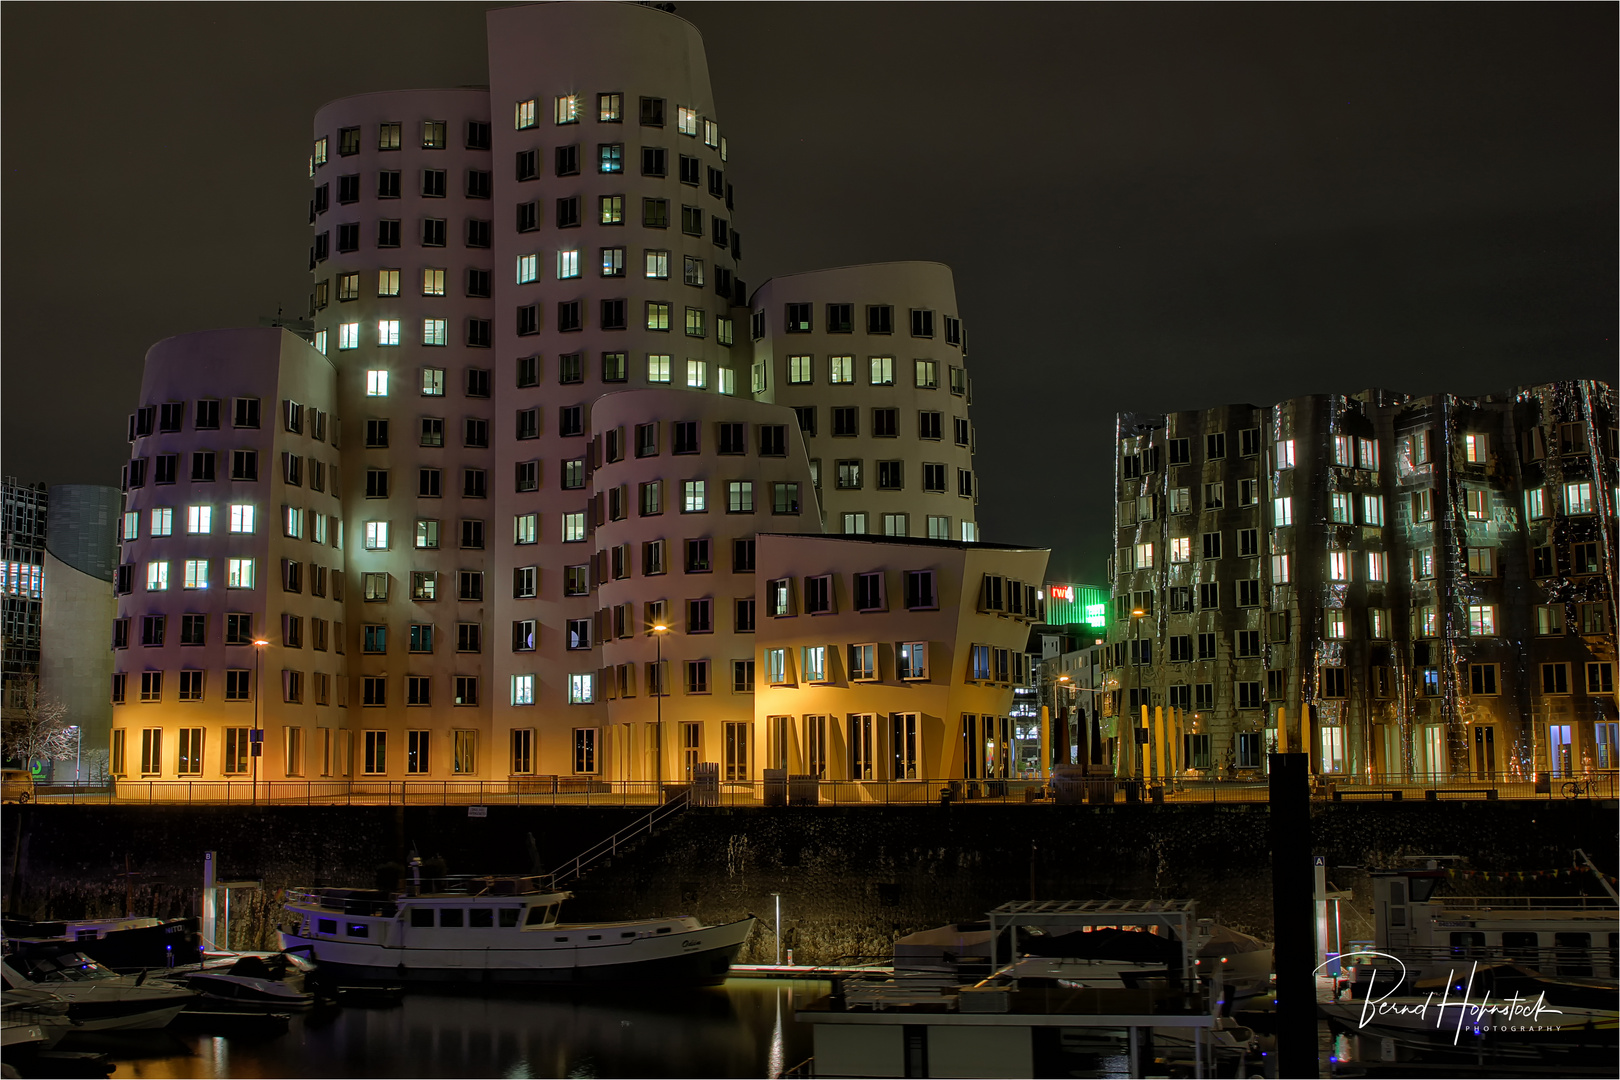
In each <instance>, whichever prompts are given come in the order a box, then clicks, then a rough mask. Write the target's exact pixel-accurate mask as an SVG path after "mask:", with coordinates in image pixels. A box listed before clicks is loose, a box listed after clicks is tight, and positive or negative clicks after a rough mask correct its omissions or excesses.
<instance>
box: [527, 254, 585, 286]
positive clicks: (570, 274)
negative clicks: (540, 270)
mask: <svg viewBox="0 0 1620 1080" xmlns="http://www.w3.org/2000/svg"><path fill="white" fill-rule="evenodd" d="M557 277H558V278H559V279H562V278H577V277H579V252H578V251H577V250H575V251H559V252H557ZM531 280H532V279H531Z"/></svg>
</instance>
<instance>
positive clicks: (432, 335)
mask: <svg viewBox="0 0 1620 1080" xmlns="http://www.w3.org/2000/svg"><path fill="white" fill-rule="evenodd" d="M447 336H448V333H447V329H446V322H445V320H444V319H423V320H422V344H423V345H443V344H444V343H445V338H446V337H447Z"/></svg>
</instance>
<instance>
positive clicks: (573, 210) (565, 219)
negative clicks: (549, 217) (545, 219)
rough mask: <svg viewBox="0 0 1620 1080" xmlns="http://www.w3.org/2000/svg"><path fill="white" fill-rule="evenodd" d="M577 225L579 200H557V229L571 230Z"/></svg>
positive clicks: (574, 198)
mask: <svg viewBox="0 0 1620 1080" xmlns="http://www.w3.org/2000/svg"><path fill="white" fill-rule="evenodd" d="M578 225H579V198H578V197H577V196H575V197H572V198H567V199H558V200H557V228H559V229H572V228H577V227H578Z"/></svg>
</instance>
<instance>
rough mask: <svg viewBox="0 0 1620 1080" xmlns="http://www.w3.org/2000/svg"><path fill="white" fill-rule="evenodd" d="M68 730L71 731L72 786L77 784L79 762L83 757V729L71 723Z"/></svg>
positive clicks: (76, 786) (75, 786)
mask: <svg viewBox="0 0 1620 1080" xmlns="http://www.w3.org/2000/svg"><path fill="white" fill-rule="evenodd" d="M68 730H69V731H71V732H73V786H74V788H78V786H79V762H80V761H81V760H82V759H83V757H84V729H82V728H81V727H79V725H78V724H71V725H69V726H68Z"/></svg>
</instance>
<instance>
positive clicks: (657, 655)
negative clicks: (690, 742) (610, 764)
mask: <svg viewBox="0 0 1620 1080" xmlns="http://www.w3.org/2000/svg"><path fill="white" fill-rule="evenodd" d="M668 632H669V627H667V626H665V625H664V624H663V623H653V628H652V639H653V673H654V674H655V675H657V676H658V690H657V693H655V694H654V695H653V716H654V720H653V731H654V732H656V733H657V734H656V736H655V738H656V742H655V743H654V744H653V745H654V747H655V748H656V750H657V753H658V761H657V764H656V769H657V773H658V776H657V779H658V782H659V783H663V782H664V635H665V634H666V633H668Z"/></svg>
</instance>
